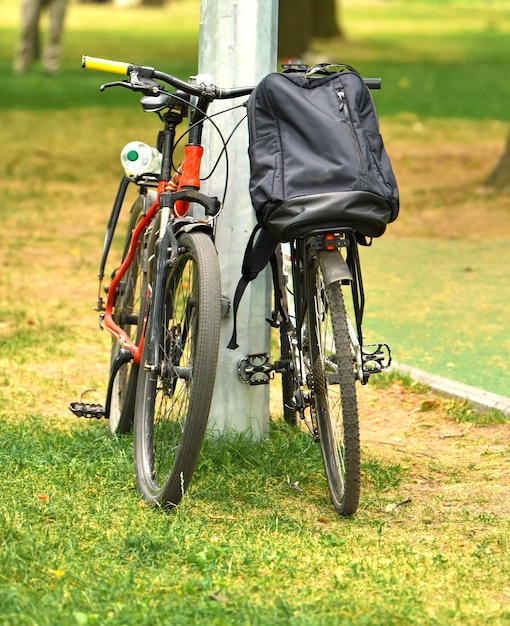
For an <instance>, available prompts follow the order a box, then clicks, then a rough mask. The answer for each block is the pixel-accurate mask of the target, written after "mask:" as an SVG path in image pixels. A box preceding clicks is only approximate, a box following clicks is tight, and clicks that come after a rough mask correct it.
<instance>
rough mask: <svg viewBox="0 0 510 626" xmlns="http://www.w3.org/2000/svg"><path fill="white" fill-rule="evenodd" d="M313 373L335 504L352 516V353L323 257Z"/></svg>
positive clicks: (314, 275)
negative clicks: (324, 268) (326, 279)
mask: <svg viewBox="0 0 510 626" xmlns="http://www.w3.org/2000/svg"><path fill="white" fill-rule="evenodd" d="M308 278H309V293H308V320H307V321H308V334H309V353H310V354H309V356H310V370H311V371H310V376H311V384H310V385H309V386H310V387H311V390H312V394H313V405H314V407H315V412H316V419H317V428H318V435H319V441H320V446H321V451H322V457H323V461H324V467H325V472H326V478H327V482H328V486H329V491H330V494H331V499H332V501H333V506H334V507H335V509H336V511H337V512H338V513H339V514H340V515H353V514H354V513H355V511H356V509H357V507H358V503H359V492H360V442H359V423H358V409H357V402H356V388H355V378H354V369H353V354H352V350H351V343H350V338H349V331H348V326H347V313H346V309H345V303H344V298H343V294H342V289H341V285H340V283H338V282H335V283H332V284H327V283H326V281H325V280H324V276H323V273H322V270H321V266H320V263H319V262H316V263H315V264H314V266H313V268H312V269H310V273H309V276H308Z"/></svg>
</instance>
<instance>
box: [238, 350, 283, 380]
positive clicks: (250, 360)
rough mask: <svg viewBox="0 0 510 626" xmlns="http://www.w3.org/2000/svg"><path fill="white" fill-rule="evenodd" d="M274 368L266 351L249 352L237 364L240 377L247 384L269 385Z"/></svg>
mask: <svg viewBox="0 0 510 626" xmlns="http://www.w3.org/2000/svg"><path fill="white" fill-rule="evenodd" d="M273 370H274V367H273V365H272V364H271V363H270V362H269V355H268V354H265V353H264V352H261V353H257V354H248V356H246V357H245V358H244V359H241V360H240V361H239V363H238V365H237V372H238V374H239V378H240V380H241V381H242V382H243V383H246V384H247V385H268V384H269V382H270V381H271V378H272V377H271V372H272V371H273Z"/></svg>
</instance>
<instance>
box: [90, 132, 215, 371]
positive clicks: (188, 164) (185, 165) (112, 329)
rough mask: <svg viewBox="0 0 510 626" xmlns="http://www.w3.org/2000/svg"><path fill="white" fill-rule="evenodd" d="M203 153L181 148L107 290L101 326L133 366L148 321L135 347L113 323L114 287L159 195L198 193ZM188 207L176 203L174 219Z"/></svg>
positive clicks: (137, 360) (155, 208)
mask: <svg viewBox="0 0 510 626" xmlns="http://www.w3.org/2000/svg"><path fill="white" fill-rule="evenodd" d="M203 152H204V149H203V147H202V146H200V145H194V144H188V145H187V146H185V148H184V161H183V162H182V164H181V166H180V168H179V169H178V171H177V172H176V173H175V174H174V176H173V177H172V179H171V180H170V181H166V180H160V181H159V182H158V191H157V196H156V199H155V200H154V202H153V203H152V205H151V206H150V208H149V209H148V211H147V212H146V213H145V215H144V216H143V217H142V219H141V220H140V221H139V222H138V224H137V225H136V228H135V229H134V230H133V233H132V235H131V241H130V244H129V249H128V252H127V254H126V256H125V258H124V260H123V261H122V264H121V265H120V267H119V268H118V270H117V271H116V272H115V275H114V277H113V279H112V282H111V283H110V285H109V287H108V297H107V300H106V306H105V309H104V313H103V316H102V325H103V327H104V328H106V330H107V331H108V332H109V333H110V334H111V335H112V336H113V337H114V338H115V339H116V340H117V341H118V342H119V343H120V345H121V347H122V348H124V349H125V350H129V352H131V354H132V356H133V363H134V364H135V365H139V364H140V360H141V356H142V349H143V342H144V338H145V325H146V322H147V320H146V319H144V320H143V326H142V333H141V336H140V342H139V343H138V344H136V343H134V342H133V341H132V339H131V338H130V337H129V335H128V334H127V333H126V331H125V330H124V329H123V328H121V327H120V326H119V325H118V324H116V323H115V321H114V320H113V315H112V311H113V305H114V302H115V296H116V294H117V288H118V286H119V283H120V281H121V280H122V278H123V277H124V275H125V273H126V271H127V270H128V268H129V266H130V265H131V263H132V262H133V259H134V256H135V254H136V250H137V248H138V246H139V245H140V243H141V234H142V233H143V231H144V230H145V229H146V228H147V226H148V225H149V224H150V223H151V221H152V220H153V219H154V217H155V216H156V214H157V213H158V211H159V208H160V206H159V198H160V195H161V194H162V193H163V192H165V191H181V190H183V189H194V190H196V191H198V190H199V189H200V164H201V160H202V155H203ZM189 204H190V203H189V202H187V201H186V200H177V201H176V202H175V204H174V207H173V216H174V217H175V218H182V217H185V216H186V215H187V213H188V210H189Z"/></svg>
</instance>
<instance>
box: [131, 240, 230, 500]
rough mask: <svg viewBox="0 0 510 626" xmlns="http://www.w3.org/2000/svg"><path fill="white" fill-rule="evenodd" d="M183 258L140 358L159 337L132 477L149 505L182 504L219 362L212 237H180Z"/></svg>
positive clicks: (144, 383) (139, 409) (144, 389)
mask: <svg viewBox="0 0 510 626" xmlns="http://www.w3.org/2000/svg"><path fill="white" fill-rule="evenodd" d="M179 246H180V247H182V253H181V254H180V255H179V257H178V263H177V265H176V266H175V267H174V268H171V269H168V270H167V275H166V277H165V280H164V282H163V285H164V298H163V306H162V308H161V311H160V312H159V313H158V312H157V311H155V310H154V309H152V310H151V312H150V315H149V321H148V325H147V330H146V340H145V344H144V349H143V354H142V364H146V362H147V360H148V359H149V358H150V355H149V350H150V346H149V344H150V341H149V337H151V336H152V337H154V338H156V337H157V345H158V346H159V349H158V350H157V352H158V353H159V356H158V358H157V363H154V364H150V365H151V366H152V367H150V368H149V367H146V368H140V373H139V376H138V388H137V397H136V410H135V474H136V482H137V487H138V490H139V492H140V494H141V495H142V497H143V498H144V499H145V501H146V502H148V503H150V504H153V505H157V506H163V507H166V508H171V507H174V506H176V505H177V504H178V503H179V502H180V500H181V499H182V497H183V495H184V493H185V491H186V489H187V488H188V485H189V483H190V481H191V478H192V475H193V472H194V469H195V466H196V462H197V460H198V456H199V453H200V449H201V447H202V442H203V439H204V435H205V430H206V426H207V419H208V415H209V409H210V405H211V398H212V392H213V386H214V379H215V374H216V362H217V357H218V345H219V331H220V315H221V293H220V273H219V267H218V259H217V255H216V250H215V247H214V244H213V242H212V240H211V239H210V237H209V236H208V235H207V234H205V233H202V232H192V233H188V234H183V235H182V236H181V237H179Z"/></svg>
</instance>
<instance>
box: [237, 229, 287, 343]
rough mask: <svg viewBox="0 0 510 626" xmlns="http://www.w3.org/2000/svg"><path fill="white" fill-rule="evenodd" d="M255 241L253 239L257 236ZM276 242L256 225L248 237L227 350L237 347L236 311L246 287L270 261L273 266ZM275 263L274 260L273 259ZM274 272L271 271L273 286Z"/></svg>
mask: <svg viewBox="0 0 510 626" xmlns="http://www.w3.org/2000/svg"><path fill="white" fill-rule="evenodd" d="M257 234H258V237H257V240H256V241H255V237H256V236H257ZM277 245H278V242H277V241H275V240H274V239H273V238H272V237H271V235H269V233H268V232H267V231H266V230H264V229H263V228H262V227H261V226H260V224H257V225H256V226H255V228H254V229H253V232H252V233H251V235H250V238H249V240H248V243H247V244H246V250H245V252H244V259H243V265H242V275H241V278H240V280H239V282H238V283H237V288H236V292H235V295H234V304H233V314H234V329H233V331H232V337H231V338H230V341H229V344H228V346H227V348H228V349H229V350H235V349H236V348H237V347H238V344H237V310H238V309H239V303H240V302H241V298H242V297H243V294H244V292H245V290H246V287H247V286H248V283H249V282H251V281H252V280H254V279H255V278H257V276H258V275H259V274H260V272H261V271H262V270H263V269H264V268H265V267H266V265H267V264H268V263H269V262H270V261H271V265H273V261H272V257H274V252H275V249H276V246H277ZM275 262H276V259H275ZM274 284H275V281H274V271H273V285H274Z"/></svg>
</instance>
